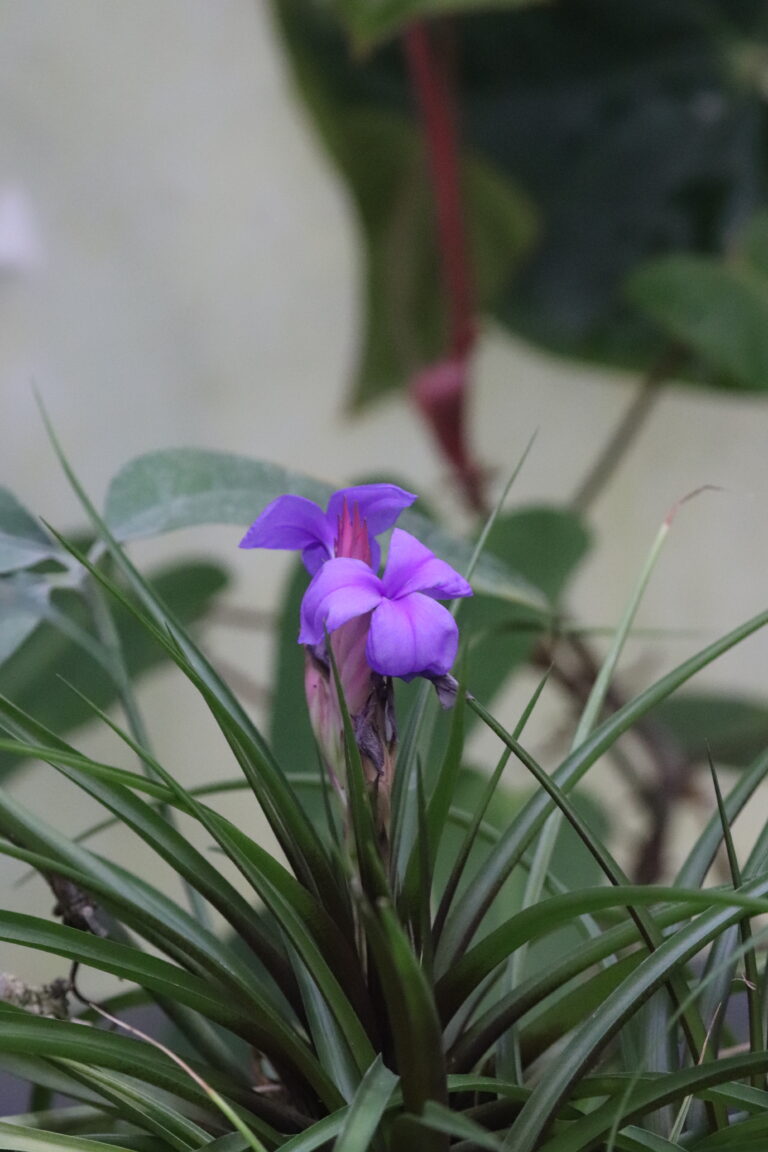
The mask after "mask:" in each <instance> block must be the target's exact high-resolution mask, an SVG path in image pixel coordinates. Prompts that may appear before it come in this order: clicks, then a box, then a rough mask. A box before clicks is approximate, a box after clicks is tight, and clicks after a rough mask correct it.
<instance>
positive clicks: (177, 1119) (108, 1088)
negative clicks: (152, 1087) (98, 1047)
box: [87, 1069, 208, 1152]
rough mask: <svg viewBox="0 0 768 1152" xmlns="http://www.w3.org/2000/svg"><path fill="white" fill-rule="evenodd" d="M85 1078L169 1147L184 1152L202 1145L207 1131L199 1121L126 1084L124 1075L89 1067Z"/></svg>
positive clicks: (205, 1141)
mask: <svg viewBox="0 0 768 1152" xmlns="http://www.w3.org/2000/svg"><path fill="white" fill-rule="evenodd" d="M87 1081H88V1084H89V1086H91V1087H93V1086H98V1088H99V1091H100V1092H101V1094H102V1095H103V1096H104V1098H105V1099H106V1100H107V1101H109V1102H110V1103H112V1104H113V1105H114V1106H115V1108H116V1109H118V1110H119V1113H120V1115H121V1117H122V1118H123V1119H127V1120H129V1121H130V1122H132V1123H133V1124H135V1125H136V1127H137V1128H139V1129H142V1130H143V1131H145V1132H149V1133H153V1134H154V1135H155V1136H157V1137H158V1138H159V1139H161V1140H163V1141H164V1142H165V1143H166V1144H167V1145H168V1146H169V1148H175V1149H177V1150H178V1152H185V1150H186V1149H188V1148H189V1149H192V1148H202V1147H203V1146H204V1145H205V1144H206V1143H207V1141H208V1136H207V1133H206V1132H205V1131H204V1130H203V1129H202V1128H201V1127H200V1126H199V1125H198V1124H195V1123H194V1122H193V1121H192V1120H189V1119H187V1117H186V1116H184V1115H182V1113H181V1112H178V1111H177V1110H176V1109H175V1108H173V1107H171V1106H170V1105H169V1104H167V1103H165V1101H162V1100H159V1099H158V1098H157V1097H156V1096H152V1095H151V1094H150V1093H149V1092H147V1091H145V1090H143V1089H141V1088H139V1087H136V1086H135V1085H129V1084H128V1083H127V1082H126V1081H125V1079H123V1078H121V1077H119V1076H116V1075H114V1074H112V1073H109V1072H104V1071H101V1070H99V1071H97V1070H96V1069H89V1070H88V1077H87Z"/></svg>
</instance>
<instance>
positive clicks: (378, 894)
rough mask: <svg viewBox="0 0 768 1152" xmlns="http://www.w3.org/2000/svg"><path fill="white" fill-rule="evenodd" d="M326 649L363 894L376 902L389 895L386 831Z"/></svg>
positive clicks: (335, 669)
mask: <svg viewBox="0 0 768 1152" xmlns="http://www.w3.org/2000/svg"><path fill="white" fill-rule="evenodd" d="M326 649H327V651H328V657H329V660H330V664H331V673H332V675H333V681H334V686H335V688H336V695H337V698H338V700H339V704H340V708H341V719H342V725H343V731H344V757H345V761H346V768H347V774H346V785H347V798H348V812H349V819H350V822H351V828H352V834H353V836H354V842H355V851H356V853H357V864H358V868H359V870H360V882H361V884H362V886H363V891H364V892H365V893H366V895H367V896H368V898H369V899H371V900H377V899H379V898H387V897H388V895H389V892H388V887H387V879H386V874H385V871H384V866H383V863H382V859H381V855H380V849H381V846H382V832H383V835H384V836H386V834H387V833H386V830H385V829H384V830H383V829H381V828H377V827H376V825H375V824H374V813H373V808H372V804H371V796H370V793H369V790H368V788H367V786H366V781H365V773H364V771H363V762H362V759H361V756H360V749H359V747H358V744H357V740H356V738H355V732H354V729H353V727H352V718H351V717H350V715H349V709H348V708H347V702H346V699H345V697H344V688H343V685H342V683H341V677H340V675H339V669H338V665H337V663H336V658H335V656H334V653H333V648H332V646H331V644H330V643H329V642H328V640H327V637H326Z"/></svg>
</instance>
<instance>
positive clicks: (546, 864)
mask: <svg viewBox="0 0 768 1152" xmlns="http://www.w3.org/2000/svg"><path fill="white" fill-rule="evenodd" d="M671 523H672V514H670V516H667V517H666V518H665V520H664V523H663V524H662V526H661V528H660V529H659V532H658V534H657V536H656V539H655V540H654V542H653V545H652V547H651V550H650V552H649V554H648V557H647V559H646V561H645V564H644V565H643V568H642V571H641V573H640V577H639V579H638V581H637V584H636V585H635V587H634V589H633V591H632V595H631V596H630V598H629V603H628V604H627V607H626V608H625V610H624V613H623V615H622V618H621V620H620V622H619V625H618V627H617V629H616V632H615V634H614V636H613V640H612V642H611V646H610V648H609V650H608V654H607V655H606V657H605V660H604V661H603V663H602V665H601V667H600V671H599V672H598V675H597V678H596V679H595V682H594V684H593V685H592V688H591V690H590V693H589V696H588V697H587V702H586V704H585V705H584V708H583V710H582V713H581V716H580V717H579V722H578V724H577V726H576V732H575V733H574V736H573V740H572V743H571V751H573V750H574V749H575V748H578V747H579V745H580V744H582V743H583V742H584V741H585V740H586V738H587V736H589V733H590V732H591V731H592V729H593V728H594V726H595V724H596V723H597V720H598V717H599V716H600V712H601V711H602V708H603V705H604V703H605V699H606V696H607V694H608V689H609V687H610V684H611V680H612V679H613V675H614V672H615V671H616V666H617V665H618V662H619V658H620V656H621V653H622V651H623V648H624V644H625V643H626V640H627V636H628V635H629V632H630V629H631V628H632V624H633V623H634V620H635V616H636V615H637V610H638V608H639V607H640V602H641V600H642V598H643V594H644V593H645V589H646V587H647V586H648V581H649V580H650V578H651V574H652V572H653V570H654V568H655V567H656V562H657V560H658V558H659V554H660V552H661V548H662V546H663V544H664V541H665V540H666V538H667V535H668V533H669V529H670V526H671ZM563 819H564V814H563V812H562V811H561V810H560V809H557V808H556V809H555V810H554V811H553V812H552V813H551V814H550V815H549V816H548V817H547V820H546V822H545V824H544V826H543V828H542V829H541V832H540V833H539V836H538V837H537V839H536V847H535V849H534V853H533V860H532V862H531V867H530V870H529V872H528V876H527V878H526V882H525V890H524V892H523V907H526V906H527V905H529V904H535V903H536V901H537V900H538V899H539V897H540V895H541V893H542V891H543V888H544V882H545V878H546V876H547V873H548V872H549V869H550V864H551V862H552V855H553V853H554V851H555V844H556V843H557V838H558V835H559V833H560V829H561V827H562V822H563ZM525 959H526V949H525V948H521V949H520V951H519V953H518V954H517V955H516V956H515V957H514V959H513V960H512V982H513V983H514V984H517V983H519V982H520V979H521V978H522V974H523V971H524V969H525Z"/></svg>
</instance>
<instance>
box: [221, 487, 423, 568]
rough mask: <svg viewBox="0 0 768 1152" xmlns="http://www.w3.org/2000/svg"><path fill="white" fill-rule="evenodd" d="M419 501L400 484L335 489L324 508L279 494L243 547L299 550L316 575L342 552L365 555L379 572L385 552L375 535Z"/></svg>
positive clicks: (383, 530)
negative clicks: (399, 486) (328, 561)
mask: <svg viewBox="0 0 768 1152" xmlns="http://www.w3.org/2000/svg"><path fill="white" fill-rule="evenodd" d="M415 499H416V497H415V496H414V494H413V493H412V492H405V491H404V490H403V489H402V488H398V487H397V485H396V484H358V485H357V486H356V487H353V488H342V489H340V491H338V492H334V494H333V496H331V498H330V500H329V502H328V510H327V511H326V512H323V510H322V508H320V507H319V505H317V504H315V503H314V502H313V501H312V500H307V499H306V498H305V497H304V496H292V495H289V496H278V498H277V499H276V500H273V501H272V503H271V504H268V505H267V507H266V508H265V509H264V511H263V512H262V513H261V515H260V516H259V517H258V519H256V520H255V521H254V523H253V524H252V525H251V527H250V528H249V529H248V531H247V532H246V534H245V536H243V538H242V540H241V541H240V547H241V548H285V549H289V550H291V551H293V550H295V551H301V556H302V559H303V561H304V565H305V567H306V568H307V571H308V572H309V573H310V574H311V575H313V576H314V575H315V573H316V572H318V571H319V569H320V568H322V566H323V565H324V564H325V562H326V560H330V559H331V558H332V557H334V556H338V555H347V556H349V555H355V556H358V557H361V558H363V557H364V559H365V560H370V564H371V567H372V568H373V570H374V571H376V570H378V567H379V561H380V559H381V550H380V548H379V545H378V543H377V542H376V539H375V537H376V536H378V535H379V534H380V533H381V532H385V531H386V530H387V529H388V528H391V527H392V525H393V524H394V523H395V521H396V520H397V518H398V516H399V515H400V513H401V512H402V511H403V510H404V509H405V508H408V506H409V505H411V504H413V502H414V500H415ZM366 536H367V540H366V538H365V537H366Z"/></svg>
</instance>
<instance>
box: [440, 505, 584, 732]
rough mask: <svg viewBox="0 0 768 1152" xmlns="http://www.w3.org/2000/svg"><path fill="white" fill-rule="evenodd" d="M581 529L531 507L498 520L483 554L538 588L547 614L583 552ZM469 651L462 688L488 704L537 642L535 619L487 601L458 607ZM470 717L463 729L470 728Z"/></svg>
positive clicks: (562, 514) (569, 517)
mask: <svg viewBox="0 0 768 1152" xmlns="http://www.w3.org/2000/svg"><path fill="white" fill-rule="evenodd" d="M589 546H590V536H589V532H588V531H587V528H586V527H585V525H584V524H583V523H582V521H581V520H580V519H579V517H578V516H576V515H575V514H573V513H571V512H568V511H566V510H565V509H562V508H550V507H546V506H537V507H532V508H522V509H520V510H519V511H517V512H513V513H510V514H509V515H506V516H500V517H499V518H498V520H497V521H496V523H495V524H494V526H493V528H492V530H491V532H490V534H489V537H488V541H487V545H486V548H487V550H488V551H489V552H491V553H492V554H493V555H495V556H498V557H499V558H500V559H501V560H504V561H505V562H506V563H507V564H509V565H511V566H514V568H515V570H516V571H519V572H521V573H522V574H524V576H525V577H526V579H527V580H529V581H530V582H531V583H533V584H535V585H536V586H537V587H540V588H541V589H542V591H543V592H544V594H545V595H546V596H547V598H548V600H549V601H550V603H551V604H552V606H553V608H556V607H557V605H558V602H559V601H560V599H561V597H562V595H563V593H564V591H565V589H566V587H567V583H568V580H569V578H570V577H571V576H572V575H573V573H574V572H575V570H576V568H577V567H578V565H579V563H580V562H581V561H582V560H583V559H584V557H585V556H586V555H587V552H588V551H589ZM462 614H463V619H464V622H465V623H466V626H467V634H468V635H469V636H471V637H473V639H472V641H471V643H470V649H469V673H468V677H469V679H468V684H469V687H470V689H471V691H472V693H473V694H474V695H475V696H476V697H477V698H478V700H480V701H482V702H483V703H484V704H489V703H490V702H491V701H492V700H493V698H494V696H495V695H496V693H497V692H498V691H499V689H500V688H501V687H502V685H503V684H504V683H505V682H506V681H507V680H508V679H509V676H510V675H511V673H512V672H513V671H514V670H515V669H516V668H519V667H520V666H521V665H522V664H523V663H525V662H526V661H527V660H528V658H529V656H530V654H531V652H532V650H533V647H534V645H535V644H536V642H537V640H538V638H539V637H540V636H541V619H540V617H536V616H535V615H534V614H533V613H531V612H528V611H526V610H525V609H522V608H518V609H511V608H510V607H509V606H507V605H503V604H502V603H501V602H500V601H497V600H493V599H491V598H490V597H488V596H474V597H473V598H472V600H469V601H467V603H466V604H465V605H464V606H463V607H462ZM475 719H476V718H475V717H474V716H473V715H472V714H471V713H470V714H469V715H468V717H467V721H468V723H474V722H475Z"/></svg>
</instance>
